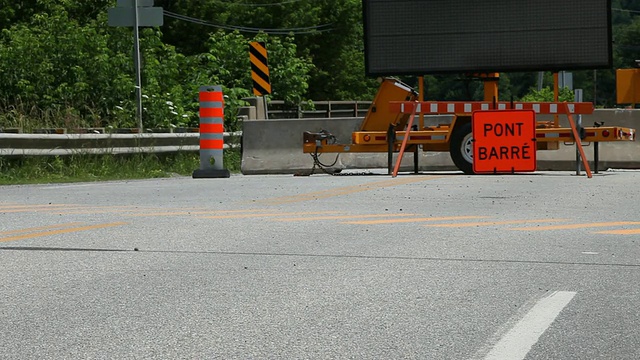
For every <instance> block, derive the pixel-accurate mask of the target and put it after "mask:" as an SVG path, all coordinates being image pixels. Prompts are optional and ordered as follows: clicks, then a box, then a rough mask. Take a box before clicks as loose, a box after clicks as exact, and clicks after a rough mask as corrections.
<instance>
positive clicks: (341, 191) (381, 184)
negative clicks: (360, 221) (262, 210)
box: [253, 176, 442, 205]
mask: <svg viewBox="0 0 640 360" xmlns="http://www.w3.org/2000/svg"><path fill="white" fill-rule="evenodd" d="M441 177H442V176H411V177H408V178H394V179H391V180H385V181H376V182H371V183H366V184H360V185H354V186H345V187H339V188H334V189H328V190H323V191H316V192H311V193H306V194H298V195H292V196H283V197H277V198H273V199H265V200H258V201H255V202H253V203H266V204H271V205H279V204H289V203H295V202H303V201H310V200H319V199H326V198H330V197H335V196H340V195H350V194H355V193H359V192H363V191H369V190H375V189H381V188H385V187H391V186H398V185H406V184H413V183H417V182H421V181H425V180H433V179H439V178H441Z"/></svg>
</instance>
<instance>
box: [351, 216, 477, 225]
mask: <svg viewBox="0 0 640 360" xmlns="http://www.w3.org/2000/svg"><path fill="white" fill-rule="evenodd" d="M484 218H487V216H443V217H421V218H408V219H404V218H403V219H384V220H363V221H344V222H341V224H356V225H377V224H396V223H412V222H423V221H446V220H464V219H484Z"/></svg>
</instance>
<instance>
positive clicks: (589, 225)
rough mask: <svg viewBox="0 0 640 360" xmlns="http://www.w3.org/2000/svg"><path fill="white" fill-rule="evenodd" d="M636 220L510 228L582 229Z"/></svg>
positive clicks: (617, 224)
mask: <svg viewBox="0 0 640 360" xmlns="http://www.w3.org/2000/svg"><path fill="white" fill-rule="evenodd" d="M638 224H640V222H637V221H614V222H600V223H585V224H567V225H552V226H536V227H526V228H512V229H510V230H520V231H542V230H571V229H583V228H594V227H607V226H622V225H638Z"/></svg>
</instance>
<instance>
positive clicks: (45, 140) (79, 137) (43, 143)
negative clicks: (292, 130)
mask: <svg viewBox="0 0 640 360" xmlns="http://www.w3.org/2000/svg"><path fill="white" fill-rule="evenodd" d="M199 136H200V134H198V133H165V134H12V133H0V156H24V155H29V156H33V155H38V156H43V155H44V156H46V155H49V156H57V155H75V154H134V153H161V152H178V151H198V150H199V149H200V146H199V141H200V138H199ZM241 137H242V131H236V132H225V133H224V139H225V149H229V148H237V147H240V146H241V140H240V139H241Z"/></svg>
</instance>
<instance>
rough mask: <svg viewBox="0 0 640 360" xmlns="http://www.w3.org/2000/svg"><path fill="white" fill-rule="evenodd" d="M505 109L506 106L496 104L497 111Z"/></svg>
mask: <svg viewBox="0 0 640 360" xmlns="http://www.w3.org/2000/svg"><path fill="white" fill-rule="evenodd" d="M506 108H507V104H498V110H505V109H506Z"/></svg>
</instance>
